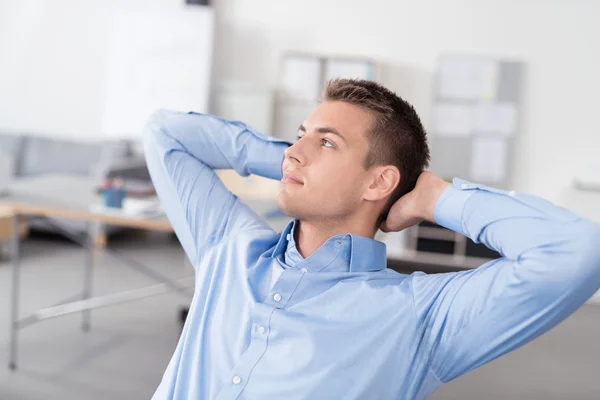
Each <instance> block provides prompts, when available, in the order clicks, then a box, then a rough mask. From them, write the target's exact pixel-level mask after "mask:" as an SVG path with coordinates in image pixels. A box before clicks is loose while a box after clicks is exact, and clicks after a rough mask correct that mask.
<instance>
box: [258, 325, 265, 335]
mask: <svg viewBox="0 0 600 400" xmlns="http://www.w3.org/2000/svg"><path fill="white" fill-rule="evenodd" d="M266 331H267V330H266V329H265V327H264V326H262V325H259V326H258V333H260V334H261V335H263V334H264V333H265V332H266Z"/></svg>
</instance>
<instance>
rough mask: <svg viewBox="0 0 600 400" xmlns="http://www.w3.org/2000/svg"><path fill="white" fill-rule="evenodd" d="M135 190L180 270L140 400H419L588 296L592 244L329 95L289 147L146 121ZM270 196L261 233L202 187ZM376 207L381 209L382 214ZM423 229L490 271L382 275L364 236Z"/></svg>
mask: <svg viewBox="0 0 600 400" xmlns="http://www.w3.org/2000/svg"><path fill="white" fill-rule="evenodd" d="M144 135H145V151H146V156H147V159H148V166H149V168H150V172H151V175H152V179H153V181H154V184H155V186H156V189H157V191H158V193H159V196H160V198H161V200H162V203H163V205H164V207H165V208H166V210H167V213H168V216H169V218H170V220H171V222H172V224H173V227H174V229H175V231H176V233H177V235H178V237H179V239H180V241H181V243H182V245H183V247H184V249H185V251H186V252H187V255H188V256H189V258H190V260H191V261H192V264H193V265H194V268H195V271H196V288H195V295H194V298H193V301H192V304H191V308H190V311H189V315H188V318H187V321H186V324H185V327H184V329H183V332H182V335H181V338H180V340H179V344H178V345H177V349H176V350H175V354H174V355H173V358H172V359H171V362H170V363H169V366H168V367H167V370H166V372H165V374H164V376H163V379H162V382H161V383H160V386H159V388H158V390H157V391H156V393H155V395H154V398H155V399H423V398H426V397H427V396H429V395H430V394H431V393H432V392H433V391H434V390H435V389H436V388H437V387H439V386H440V385H441V384H443V383H445V382H448V381H450V380H452V379H454V378H456V377H458V376H460V375H462V374H464V373H466V372H467V371H470V370H472V369H474V368H476V367H478V366H480V365H482V364H484V363H486V362H488V361H491V360H493V359H494V358H497V357H499V356H501V355H503V354H505V353H507V352H509V351H511V350H514V349H516V348H517V347H519V346H521V345H523V344H525V343H527V342H529V341H530V340H532V339H534V338H535V337H537V336H539V335H541V334H542V333H544V332H546V331H547V330H548V329H550V328H552V327H553V326H555V325H556V324H558V323H559V322H560V321H562V320H563V319H565V318H566V317H567V316H568V315H569V314H571V313H572V312H574V311H575V310H576V309H577V308H579V307H580V306H581V305H582V304H583V303H584V302H585V301H586V299H588V298H589V297H590V296H591V295H592V294H593V293H594V292H595V291H596V290H597V289H598V288H599V287H600V246H598V243H600V227H598V226H597V225H594V224H592V223H590V222H588V221H586V220H584V219H581V218H580V217H578V216H577V215H575V214H573V213H571V212H569V211H567V210H565V209H562V208H558V207H555V206H553V205H551V204H550V203H548V202H546V201H544V200H542V199H540V198H538V197H535V196H531V195H526V194H522V193H514V192H504V191H502V190H497V189H493V188H489V187H485V186H482V185H477V184H473V183H469V182H466V181H462V180H458V179H455V180H454V183H453V184H450V183H447V182H445V181H443V180H442V179H440V178H439V177H437V176H435V175H434V174H432V173H430V172H423V171H424V169H425V168H426V167H427V164H428V158H429V150H428V147H427V141H426V135H425V131H424V130H423V127H422V125H421V122H420V120H419V117H418V116H417V114H416V112H415V111H414V109H413V108H412V107H411V106H410V105H409V104H408V103H407V102H405V101H404V100H402V99H400V98H399V97H397V96H396V95H395V94H393V93H392V92H390V91H389V90H387V89H385V88H383V87H381V86H380V85H378V84H376V83H372V82H367V81H357V80H335V81H332V82H329V83H328V85H327V86H326V87H325V89H324V96H323V102H322V103H321V104H320V105H319V106H318V107H317V109H316V110H315V111H314V113H313V114H312V115H310V116H309V117H308V119H306V120H305V121H304V123H303V124H302V125H301V126H300V128H299V132H298V141H297V142H296V143H295V144H294V145H292V146H289V144H287V143H285V142H283V141H281V140H279V139H276V138H273V137H267V136H264V135H261V134H259V133H257V132H255V131H253V130H252V128H250V127H249V126H247V125H245V124H244V123H242V122H234V121H227V120H223V119H221V118H217V117H214V116H210V115H199V114H195V113H189V114H184V113H178V112H170V111H158V112H156V113H155V114H154V115H153V116H152V117H151V119H150V121H149V122H148V124H147V126H146V128H145V133H144ZM223 168H233V169H235V170H236V171H237V172H238V173H239V174H240V175H243V176H247V175H249V174H256V175H260V176H264V177H268V178H272V179H280V180H281V181H282V187H281V192H280V193H279V198H278V203H279V208H280V209H281V210H282V211H283V212H284V213H285V214H287V215H289V216H290V217H293V218H294V219H293V221H292V222H290V224H289V225H288V226H287V228H286V229H284V231H283V232H282V233H276V232H274V231H273V230H271V229H270V228H269V226H268V225H267V224H266V223H265V222H264V221H262V220H261V219H260V218H259V217H258V216H257V215H256V214H255V213H253V212H252V211H251V210H250V209H249V208H248V207H247V206H246V205H244V204H243V203H242V202H241V201H240V200H239V199H238V198H237V197H236V196H234V195H233V194H231V193H230V192H229V191H228V190H227V189H226V188H225V186H223V184H222V183H221V181H220V180H219V178H218V177H217V176H216V174H215V172H214V170H216V169H223ZM390 207H391V209H390ZM424 219H425V220H428V221H431V222H436V223H438V224H440V225H442V226H445V227H447V228H449V229H452V230H454V231H456V232H459V233H461V234H463V235H466V236H468V237H470V238H471V239H473V240H474V241H475V242H481V243H485V244H486V245H487V246H488V247H490V248H492V249H495V250H496V251H498V252H500V253H501V254H502V256H503V257H502V258H500V259H497V260H494V261H490V262H488V263H486V264H484V265H482V266H481V267H479V268H477V269H473V270H468V271H463V272H458V273H446V274H433V275H426V274H424V273H421V272H416V273H413V274H410V275H403V274H399V273H396V272H394V271H392V270H389V269H386V249H385V245H384V244H382V243H380V242H378V241H375V240H373V237H374V235H375V233H376V231H377V229H378V228H381V229H382V230H384V231H399V230H402V229H405V228H407V227H409V226H411V225H414V224H416V223H418V222H419V221H421V220H424Z"/></svg>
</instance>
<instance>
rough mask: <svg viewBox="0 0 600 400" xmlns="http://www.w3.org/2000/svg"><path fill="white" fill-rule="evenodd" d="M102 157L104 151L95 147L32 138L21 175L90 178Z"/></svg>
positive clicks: (26, 148)
mask: <svg viewBox="0 0 600 400" xmlns="http://www.w3.org/2000/svg"><path fill="white" fill-rule="evenodd" d="M101 153H102V148H101V146H99V145H98V144H96V143H88V142H75V141H69V140H62V139H61V140H59V139H53V138H43V137H33V136H30V137H28V138H27V141H26V143H25V146H24V152H23V158H22V160H21V169H20V175H21V176H32V175H39V174H47V173H68V174H76V175H90V174H91V173H92V171H93V169H94V168H95V166H96V164H97V163H98V161H99V160H100V157H101Z"/></svg>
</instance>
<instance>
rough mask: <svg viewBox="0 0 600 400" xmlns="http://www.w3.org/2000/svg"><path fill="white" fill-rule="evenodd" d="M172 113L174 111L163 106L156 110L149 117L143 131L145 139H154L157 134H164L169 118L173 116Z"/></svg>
mask: <svg viewBox="0 0 600 400" xmlns="http://www.w3.org/2000/svg"><path fill="white" fill-rule="evenodd" d="M171 114H172V111H169V110H165V109H163V108H159V109H157V110H156V111H154V112H153V113H152V114H151V115H150V117H149V118H148V121H147V122H146V125H145V126H144V129H143V131H142V136H143V138H144V140H152V139H153V138H155V137H156V136H157V135H163V134H164V131H165V128H166V127H167V125H168V122H169V119H170V118H171Z"/></svg>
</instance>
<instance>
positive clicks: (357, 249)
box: [273, 220, 386, 272]
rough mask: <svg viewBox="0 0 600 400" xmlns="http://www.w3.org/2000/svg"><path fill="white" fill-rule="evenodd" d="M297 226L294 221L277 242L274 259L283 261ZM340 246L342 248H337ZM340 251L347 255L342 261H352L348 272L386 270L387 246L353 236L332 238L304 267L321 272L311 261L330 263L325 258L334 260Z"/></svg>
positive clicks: (304, 261) (307, 260)
mask: <svg viewBox="0 0 600 400" xmlns="http://www.w3.org/2000/svg"><path fill="white" fill-rule="evenodd" d="M296 226H297V224H296V220H292V221H290V222H289V223H288V225H287V226H286V227H285V229H284V230H283V231H282V232H281V236H280V238H279V241H278V242H277V245H276V246H275V250H274V251H273V256H274V257H280V258H281V259H282V258H283V255H284V253H285V252H286V250H287V249H288V242H289V241H293V240H294V230H295V228H296ZM288 235H289V236H288ZM292 244H293V242H292ZM340 244H341V245H342V246H340V247H338V246H336V245H340ZM290 247H293V251H297V250H296V249H295V246H290ZM338 248H339V250H338ZM339 251H342V252H346V254H342V255H343V256H345V257H342V259H349V260H350V261H349V263H348V264H349V265H348V267H347V268H348V269H347V271H348V272H374V271H381V270H382V269H385V268H386V246H385V244H384V243H382V242H379V241H377V240H374V239H371V238H368V237H364V236H359V235H353V234H345V235H335V236H332V237H330V238H329V239H328V240H327V241H326V242H325V243H323V245H322V246H321V247H319V249H317V251H315V253H313V254H312V255H311V256H310V257H309V258H308V259H306V260H303V262H302V265H303V266H304V267H305V268H307V269H308V270H311V269H313V270H315V271H317V270H321V269H319V268H320V266H319V265H314V266H313V268H310V266H311V264H312V263H311V262H310V261H311V260H312V259H313V258H315V261H317V262H318V263H319V264H321V263H323V262H325V263H326V262H328V261H327V259H328V258H330V257H326V258H323V256H324V255H328V256H332V257H333V256H334V258H336V257H337V256H338V255H340V254H339ZM313 256H316V257H313ZM332 260H333V258H332ZM325 270H326V269H325Z"/></svg>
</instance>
